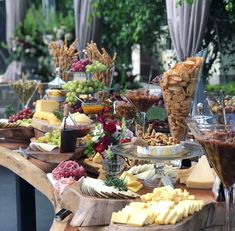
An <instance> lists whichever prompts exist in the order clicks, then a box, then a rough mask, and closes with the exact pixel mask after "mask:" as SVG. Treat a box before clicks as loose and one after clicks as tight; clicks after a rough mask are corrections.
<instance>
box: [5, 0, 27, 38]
mask: <svg viewBox="0 0 235 231" xmlns="http://www.w3.org/2000/svg"><path fill="white" fill-rule="evenodd" d="M25 10H26V0H6V41H7V42H10V39H11V37H12V36H13V34H14V32H15V29H16V27H17V25H18V24H19V23H20V22H21V21H22V20H23V19H24V15H25Z"/></svg>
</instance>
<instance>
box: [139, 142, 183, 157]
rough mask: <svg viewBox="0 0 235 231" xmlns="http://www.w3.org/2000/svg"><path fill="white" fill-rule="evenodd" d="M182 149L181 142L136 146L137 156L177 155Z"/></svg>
mask: <svg viewBox="0 0 235 231" xmlns="http://www.w3.org/2000/svg"><path fill="white" fill-rule="evenodd" d="M182 151H183V147H182V145H181V144H175V145H167V146H148V147H142V146H137V155H138V156H156V157H159V156H174V155H179V154H180V153H181V152H182Z"/></svg>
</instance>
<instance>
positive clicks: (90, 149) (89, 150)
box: [84, 141, 95, 157]
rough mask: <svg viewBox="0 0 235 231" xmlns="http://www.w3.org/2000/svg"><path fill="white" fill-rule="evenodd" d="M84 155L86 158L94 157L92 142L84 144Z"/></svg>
mask: <svg viewBox="0 0 235 231" xmlns="http://www.w3.org/2000/svg"><path fill="white" fill-rule="evenodd" d="M84 154H85V155H86V156H87V157H92V156H94V155H95V151H94V143H93V142H92V141H88V142H86V147H85V151H84Z"/></svg>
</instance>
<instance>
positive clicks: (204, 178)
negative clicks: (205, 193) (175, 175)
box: [186, 156, 215, 189]
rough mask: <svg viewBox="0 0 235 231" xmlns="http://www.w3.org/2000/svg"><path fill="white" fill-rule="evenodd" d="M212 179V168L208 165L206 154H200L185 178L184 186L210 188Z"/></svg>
mask: <svg viewBox="0 0 235 231" xmlns="http://www.w3.org/2000/svg"><path fill="white" fill-rule="evenodd" d="M214 180H215V175H214V173H213V170H212V168H211V167H210V165H209V163H208V161H207V158H206V156H202V157H201V158H200V160H199V161H198V163H197V164H196V165H195V166H194V168H193V171H192V172H191V174H190V175H189V177H188V179H187V180H186V186H187V187H188V188H202V189H211V188H212V187H213V184H214Z"/></svg>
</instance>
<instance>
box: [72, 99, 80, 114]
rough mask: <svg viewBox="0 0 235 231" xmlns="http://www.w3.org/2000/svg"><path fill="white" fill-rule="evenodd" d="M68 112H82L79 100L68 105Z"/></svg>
mask: <svg viewBox="0 0 235 231" xmlns="http://www.w3.org/2000/svg"><path fill="white" fill-rule="evenodd" d="M70 112H71V113H76V112H79V113H83V110H82V107H81V102H80V101H78V102H77V103H75V104H74V105H72V106H71V107H70Z"/></svg>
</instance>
